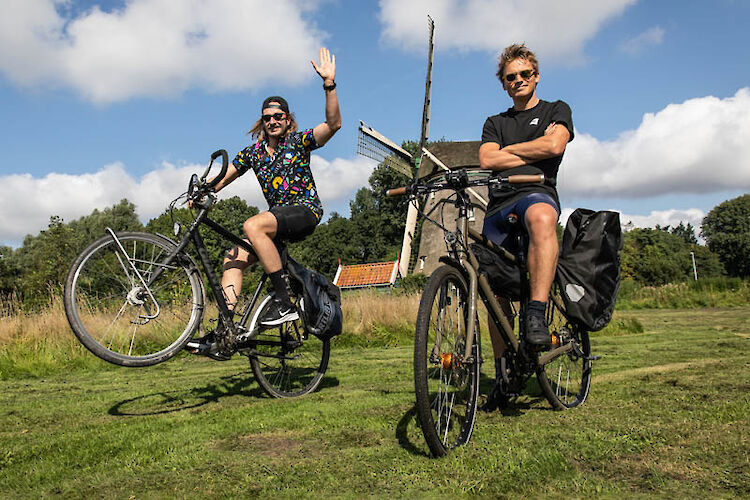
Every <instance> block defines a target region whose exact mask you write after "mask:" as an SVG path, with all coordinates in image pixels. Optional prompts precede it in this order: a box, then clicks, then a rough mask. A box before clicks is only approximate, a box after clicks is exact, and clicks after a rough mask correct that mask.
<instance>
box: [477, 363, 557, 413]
mask: <svg viewBox="0 0 750 500" xmlns="http://www.w3.org/2000/svg"><path fill="white" fill-rule="evenodd" d="M494 385H495V379H494V378H490V377H488V376H486V375H485V374H484V373H482V374H481V378H480V382H479V402H478V404H479V408H480V410H479V411H480V414H481V413H485V414H487V413H494V412H495V411H499V412H500V414H501V415H503V416H505V417H520V416H521V415H523V414H524V413H525V412H526V411H527V410H530V409H532V408H533V409H535V410H544V409H547V410H552V409H553V408H551V407H549V405H546V407H545V403H546V402H547V400H546V398H545V397H544V394H542V389H541V388H540V387H539V383H538V382H537V379H536V377H535V376H534V377H531V378H530V379H529V380H527V381H526V386H525V387H524V389H523V392H522V393H521V396H519V397H514V398H510V399H509V400H508V401H507V402H506V403H505V404H503V405H502V406H501V407H500V408H497V409H496V410H492V411H485V410H482V407H483V406H484V405H485V403H487V398H488V397H489V395H490V393H491V392H492V389H493V387H494Z"/></svg>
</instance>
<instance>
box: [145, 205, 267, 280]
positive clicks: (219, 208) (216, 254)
mask: <svg viewBox="0 0 750 500" xmlns="http://www.w3.org/2000/svg"><path fill="white" fill-rule="evenodd" d="M258 213H259V212H258V208H257V207H254V206H250V205H248V204H247V203H245V201H244V200H242V198H240V197H239V196H232V197H231V198H226V199H223V200H219V201H218V202H216V205H214V207H213V208H212V209H211V212H210V213H209V218H210V219H212V220H213V221H215V222H217V223H218V224H220V225H222V226H224V227H225V228H226V229H227V230H229V231H230V232H232V233H233V234H235V235H236V236H239V237H240V238H244V237H245V234H244V232H243V229H242V225H243V224H244V222H245V221H246V220H247V219H249V218H250V217H252V216H254V215H258ZM173 219H174V220H173ZM193 219H194V216H193V214H192V213H191V212H190V210H188V209H187V208H179V209H176V210H174V212H173V213H172V214H171V216H170V213H169V210H167V211H165V212H164V213H162V214H161V215H159V216H158V217H156V218H154V219H151V220H150V221H148V224H146V229H147V230H148V231H151V232H155V233H161V234H164V235H166V236H169V237H171V238H172V239H176V238H175V237H174V223H175V222H179V223H180V225H181V226H182V231H183V232H182V233H181V234H180V237H182V234H184V231H185V230H186V229H187V228H188V227H189V226H190V224H192V222H193ZM201 236H202V237H203V243H204V244H205V245H206V251H207V252H208V257H209V259H210V260H211V264H212V265H213V269H214V271H215V272H217V273H218V274H219V275H221V272H222V265H223V262H224V255H225V254H226V252H227V250H229V249H230V248H231V247H232V246H233V245H232V244H231V243H230V242H228V241H227V240H225V239H224V237H223V236H221V235H219V234H218V233H216V232H214V231H211V230H209V229H207V228H206V227H205V226H203V227H202V228H201ZM193 250H194V249H193ZM191 251H192V250H191ZM194 256H195V257H196V258H197V255H194Z"/></svg>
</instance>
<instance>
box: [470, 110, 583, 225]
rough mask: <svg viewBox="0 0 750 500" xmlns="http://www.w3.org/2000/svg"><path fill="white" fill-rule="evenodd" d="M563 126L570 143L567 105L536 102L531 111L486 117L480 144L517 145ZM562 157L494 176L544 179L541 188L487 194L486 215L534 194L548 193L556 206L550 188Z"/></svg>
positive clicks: (535, 186) (552, 191)
mask: <svg viewBox="0 0 750 500" xmlns="http://www.w3.org/2000/svg"><path fill="white" fill-rule="evenodd" d="M552 122H554V123H557V124H560V125H564V126H565V128H567V129H568V132H569V133H570V141H572V140H573V117H572V113H571V111H570V106H568V105H567V104H566V103H565V102H563V101H555V102H548V101H542V100H540V101H539V103H538V104H537V105H536V106H534V107H533V108H531V109H526V110H523V111H517V110H515V109H513V108H509V109H508V110H507V111H505V112H503V113H500V114H499V115H495V116H490V117H489V118H487V121H485V122H484V129H483V130H482V144H484V143H485V142H495V143H497V144H499V145H500V147H501V148H503V147H505V146H509V145H511V144H517V143H519V142H528V141H532V140H534V139H537V138H539V137H542V136H544V131H545V130H546V128H547V126H549V124H550V123H552ZM562 158H563V155H560V156H555V157H553V158H547V159H544V160H539V161H538V162H536V163H533V164H532V165H524V166H522V167H516V168H509V169H506V170H503V171H502V172H498V173H497V175H502V176H503V177H507V176H509V175H514V174H522V173H523V174H526V173H539V172H541V173H543V174H544V177H545V178H546V179H547V180H548V182H546V183H545V184H544V185H529V186H522V187H519V188H517V189H513V190H510V191H506V192H504V193H498V192H495V193H490V206H489V207H488V209H487V214H488V215H490V214H492V213H494V212H495V211H497V210H499V209H500V208H502V207H503V206H506V205H508V204H510V203H512V202H514V201H515V200H516V199H518V198H519V197H521V196H523V195H525V194H528V193H534V192H542V193H548V194H550V195H551V196H552V197H553V198H554V199H555V201H556V202H557V204H558V206H559V205H560V201H559V200H558V197H557V190H556V189H555V188H554V186H555V184H556V182H557V170H558V168H559V167H560V162H562Z"/></svg>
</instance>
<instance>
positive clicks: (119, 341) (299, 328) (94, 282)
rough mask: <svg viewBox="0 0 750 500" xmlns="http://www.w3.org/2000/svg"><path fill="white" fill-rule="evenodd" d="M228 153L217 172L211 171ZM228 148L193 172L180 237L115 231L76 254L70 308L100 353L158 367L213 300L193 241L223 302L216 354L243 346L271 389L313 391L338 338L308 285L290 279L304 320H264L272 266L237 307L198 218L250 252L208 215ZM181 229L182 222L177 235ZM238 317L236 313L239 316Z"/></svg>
mask: <svg viewBox="0 0 750 500" xmlns="http://www.w3.org/2000/svg"><path fill="white" fill-rule="evenodd" d="M219 157H221V161H222V165H221V171H220V173H219V175H217V176H216V177H215V178H213V179H212V180H211V181H206V178H207V176H208V174H209V172H210V170H211V168H212V166H213V164H214V161H215V160H216V159H217V158H219ZM228 163H229V162H228V157H227V152H226V151H224V150H219V151H216V152H215V153H213V154H212V155H211V161H210V163H209V165H208V167H207V168H206V170H205V172H204V173H203V175H202V176H201V177H198V175H197V174H193V175H192V177H191V178H190V182H189V184H188V189H187V192H185V193H183V194H182V195H180V196H179V197H177V198H176V199H175V200H174V201H172V203H171V204H170V213H171V212H172V210H173V209H174V207H175V205H176V204H177V203H178V202H179V201H181V200H187V201H190V202H192V204H193V206H194V207H195V208H197V215H196V216H195V219H194V220H193V222H192V224H191V225H190V226H189V228H187V230H185V231H184V234H183V236H182V238H181V239H180V241H179V242H175V241H173V240H172V239H170V238H168V237H166V236H164V235H161V234H152V233H143V232H120V233H115V232H114V231H112V230H111V229H110V228H107V234H106V235H105V236H104V237H102V238H100V239H99V240H97V241H95V242H94V243H92V244H91V245H89V246H88V247H87V248H86V249H85V250H84V251H83V252H82V253H81V254H80V255H79V256H78V257H77V258H76V259H75V261H74V262H73V264H72V266H71V268H70V272H69V274H68V277H67V280H66V283H65V312H66V315H67V317H68V322H69V323H70V326H71V328H72V329H73V332H74V333H75V335H76V337H78V339H79V340H80V342H81V343H82V344H83V345H84V346H85V347H86V348H87V349H88V350H90V351H91V352H92V353H94V354H95V355H96V356H98V357H99V358H101V359H103V360H105V361H108V362H110V363H114V364H116V365H121V366H128V367H140V366H152V365H155V364H158V363H161V362H163V361H166V360H168V359H170V358H172V357H173V356H175V355H176V354H177V353H179V352H180V351H181V350H182V349H183V348H185V346H186V345H187V343H188V342H189V341H190V340H191V339H192V338H193V335H194V334H195V333H196V332H197V331H198V330H199V327H200V326H201V324H202V320H203V316H204V313H205V310H206V305H207V303H208V301H207V298H206V291H205V288H204V281H203V279H202V275H201V272H200V269H199V267H198V264H197V263H196V261H195V259H194V258H193V257H192V256H191V255H190V253H189V252H188V247H189V245H190V244H191V243H192V245H193V247H194V249H195V251H196V253H197V255H198V259H199V261H200V263H201V265H202V267H203V271H204V274H205V277H206V280H207V282H208V285H209V288H210V290H211V293H212V295H213V297H214V299H215V303H216V308H217V309H218V319H217V321H216V328H215V331H214V335H215V338H216V345H217V350H216V352H215V353H212V357H214V359H229V358H230V357H231V356H232V355H233V354H235V353H239V354H241V355H245V356H247V357H248V358H249V360H250V366H251V368H252V372H253V374H254V376H255V378H256V379H257V381H258V384H259V385H260V386H261V387H262V388H263V389H264V390H265V391H266V392H267V393H268V394H269V395H271V396H273V397H295V396H301V395H304V394H308V393H310V392H312V391H314V390H315V389H316V388H317V387H318V386H319V385H320V383H321V381H322V378H323V375H324V373H325V372H326V369H327V368H328V358H329V355H330V339H328V338H321V337H318V336H315V335H312V334H310V333H309V330H308V328H307V326H306V324H305V315H304V314H303V312H304V301H302V300H301V299H300V297H301V296H302V290H301V285H300V283H298V282H297V281H295V280H293V279H290V280H289V286H290V297H291V298H292V302H293V303H294V304H295V306H296V307H297V308H298V310H299V312H300V314H299V319H297V320H294V321H288V322H285V323H282V324H280V325H276V326H273V327H267V326H263V325H261V324H260V318H263V317H264V315H265V314H266V312H267V308H268V307H270V306H271V304H272V302H273V299H274V293H273V292H270V293H268V294H267V295H265V296H263V295H262V294H263V290H264V285H265V284H266V282H267V280H268V276H267V275H266V274H265V273H264V274H263V275H262V276H261V278H260V280H259V282H258V284H257V286H256V287H255V291H254V293H253V295H252V298H251V299H250V300H249V301H248V302H247V303H246V304H245V306H244V307H242V308H241V310H240V311H239V312H237V313H235V312H234V311H232V310H230V309H229V307H228V306H227V301H226V298H225V296H224V292H223V290H222V287H221V283H220V280H219V278H218V277H217V276H216V273H215V272H214V269H213V266H212V264H211V261H210V259H209V255H208V252H207V250H206V246H205V244H204V242H203V238H202V236H201V232H200V227H201V226H207V227H208V228H209V229H211V230H212V231H215V232H216V233H218V234H219V235H221V236H222V237H223V238H224V239H225V240H227V241H229V242H231V243H232V244H233V245H238V246H240V247H241V248H244V249H245V250H247V251H248V252H253V248H252V246H251V245H250V244H249V243H248V242H246V241H244V240H243V239H242V238H239V237H238V236H236V235H234V234H233V233H232V232H231V231H229V230H227V229H226V228H224V227H222V226H221V225H220V224H218V223H217V222H215V221H213V220H211V219H210V218H209V217H208V215H209V212H210V210H211V208H212V206H213V205H214V204H215V202H216V195H215V194H214V193H213V191H212V188H213V186H215V185H216V184H217V183H218V182H219V181H220V180H221V179H222V178H223V177H224V175H226V172H227V168H228ZM179 232H180V228H179V226H178V225H175V234H176V235H177V234H178V233H179ZM276 245H277V248H278V249H279V253H280V255H281V259H282V265H283V267H284V269H287V270H288V269H290V268H291V267H292V265H293V264H294V265H297V266H299V264H296V263H295V262H294V261H293V260H292V259H291V257H289V254H288V252H287V249H286V246H285V245H284V243H283V242H277V243H276ZM236 318H238V320H235V319H236Z"/></svg>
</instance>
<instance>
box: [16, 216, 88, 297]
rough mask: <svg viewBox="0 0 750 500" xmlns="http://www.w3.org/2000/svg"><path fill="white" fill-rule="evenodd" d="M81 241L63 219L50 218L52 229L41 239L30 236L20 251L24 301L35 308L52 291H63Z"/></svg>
mask: <svg viewBox="0 0 750 500" xmlns="http://www.w3.org/2000/svg"><path fill="white" fill-rule="evenodd" d="M77 240H78V238H77V237H76V234H75V232H74V231H73V229H72V228H71V227H70V225H69V224H65V223H64V222H63V220H62V219H61V218H60V217H57V216H52V217H50V221H49V227H48V228H47V229H46V230H44V231H41V232H40V233H39V235H38V236H36V237H32V236H27V237H26V238H25V239H24V242H23V247H22V248H21V265H22V271H21V272H22V279H21V284H20V290H21V291H22V294H23V298H24V302H25V303H27V304H31V305H32V306H38V305H43V304H45V303H46V302H47V301H48V299H49V297H50V292H51V291H59V290H60V289H61V288H62V285H63V283H64V280H65V277H66V276H67V274H68V270H69V269H70V265H71V263H72V262H73V260H74V259H75V257H76V255H77V253H78V251H79V246H80V245H79V244H77Z"/></svg>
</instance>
